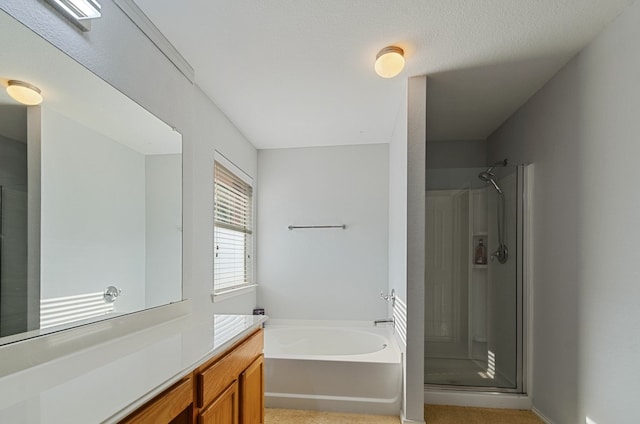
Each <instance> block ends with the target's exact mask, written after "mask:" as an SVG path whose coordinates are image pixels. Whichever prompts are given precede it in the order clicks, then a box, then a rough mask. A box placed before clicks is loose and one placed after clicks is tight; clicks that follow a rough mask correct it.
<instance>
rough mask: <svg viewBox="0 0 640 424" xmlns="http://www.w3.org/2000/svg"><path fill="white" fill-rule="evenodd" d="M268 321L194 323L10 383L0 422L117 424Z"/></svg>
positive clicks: (85, 353) (64, 360) (138, 336)
mask: <svg viewBox="0 0 640 424" xmlns="http://www.w3.org/2000/svg"><path fill="white" fill-rule="evenodd" d="M266 319H267V317H265V316H253V315H215V316H214V317H213V319H210V320H207V322H203V321H196V320H195V318H194V317H193V316H191V315H189V316H185V317H182V318H177V319H174V320H171V321H169V322H166V323H164V324H161V325H158V326H155V327H152V328H149V329H146V330H142V331H139V332H136V333H133V334H130V335H128V336H124V337H122V338H119V339H116V340H112V341H109V342H106V343H103V344H100V345H97V346H94V347H91V348H89V349H84V350H82V351H79V352H76V353H73V354H70V355H66V356H64V357H61V358H58V359H55V360H52V361H50V362H46V363H43V364H41V365H38V366H35V367H32V368H28V369H25V370H22V371H19V372H16V373H13V374H10V375H7V376H5V377H2V378H0V422H3V423H4V422H7V423H28V424H31V423H33V424H45V423H51V424H54V423H55V424H57V423H62V422H64V423H65V424H68V423H78V424H86V423H98V422H105V423H113V422H118V421H119V420H121V419H122V418H124V417H126V416H127V415H129V414H130V413H131V412H133V411H135V410H136V409H137V408H139V407H140V406H142V405H144V404H145V403H146V402H147V401H149V400H151V399H152V398H154V397H155V396H156V395H158V394H160V393H161V392H163V391H164V390H165V389H167V388H169V387H170V386H171V385H173V384H175V383H176V382H178V381H179V380H180V379H181V378H182V376H184V375H185V374H187V373H189V372H191V371H193V370H195V369H196V368H197V367H198V366H200V365H202V364H203V363H205V362H206V361H207V360H208V359H210V358H212V357H214V356H216V355H219V354H220V353H222V352H224V351H225V350H227V349H228V348H229V347H231V346H232V345H233V344H234V343H235V342H237V341H238V340H240V339H241V338H243V337H245V336H246V335H248V334H249V333H250V332H251V331H253V330H254V329H256V328H257V327H259V326H261V325H262V323H263V322H264V321H265V320H266ZM1 361H2V349H1V348H0V364H1V363H2V362H1ZM0 366H1V365H0Z"/></svg>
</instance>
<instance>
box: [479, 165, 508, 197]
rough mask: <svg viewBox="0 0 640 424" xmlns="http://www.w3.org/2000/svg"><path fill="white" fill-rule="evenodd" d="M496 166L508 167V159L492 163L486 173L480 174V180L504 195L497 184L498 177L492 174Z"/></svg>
mask: <svg viewBox="0 0 640 424" xmlns="http://www.w3.org/2000/svg"><path fill="white" fill-rule="evenodd" d="M496 166H507V159H504V160H501V161H498V162H495V163H492V164H491V165H489V168H487V170H486V171H483V172H481V173H479V174H478V178H480V180H482V181H484V182H485V183H487V184H491V185H492V186H493V188H495V189H496V191H497V192H498V193H500V194H502V189H501V188H500V186H499V185H498V183H497V182H496V175H495V174H494V173H493V172H492V171H493V169H494V168H495V167H496Z"/></svg>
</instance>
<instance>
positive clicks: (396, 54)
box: [374, 46, 404, 78]
mask: <svg viewBox="0 0 640 424" xmlns="http://www.w3.org/2000/svg"><path fill="white" fill-rule="evenodd" d="M374 68H375V70H376V74H378V75H380V76H381V77H382V78H393V77H395V76H396V75H398V74H399V73H400V72H401V71H402V68H404V50H402V49H401V48H400V47H396V46H387V47H385V48H384V49H382V50H380V51H379V52H378V54H377V55H376V64H375V66H374Z"/></svg>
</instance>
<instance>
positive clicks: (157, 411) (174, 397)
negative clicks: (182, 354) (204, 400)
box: [121, 375, 193, 424]
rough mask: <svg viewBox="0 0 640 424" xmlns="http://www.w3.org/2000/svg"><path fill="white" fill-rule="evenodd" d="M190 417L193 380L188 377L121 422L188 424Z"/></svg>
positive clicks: (132, 423) (191, 413) (133, 423)
mask: <svg viewBox="0 0 640 424" xmlns="http://www.w3.org/2000/svg"><path fill="white" fill-rule="evenodd" d="M192 416H193V378H192V377H191V375H189V376H187V377H186V378H184V379H182V380H181V381H180V382H178V383H176V384H174V385H173V386H171V388H169V389H167V390H165V391H164V392H163V393H162V394H160V395H158V396H156V397H155V398H154V399H153V400H151V401H150V402H148V403H147V404H146V405H144V406H143V407H142V408H140V409H138V410H137V411H136V412H134V413H133V414H131V415H129V416H128V417H127V418H126V419H124V420H123V421H121V422H122V423H126V424H142V423H170V424H188V423H190V422H191V421H192V420H191V417H192Z"/></svg>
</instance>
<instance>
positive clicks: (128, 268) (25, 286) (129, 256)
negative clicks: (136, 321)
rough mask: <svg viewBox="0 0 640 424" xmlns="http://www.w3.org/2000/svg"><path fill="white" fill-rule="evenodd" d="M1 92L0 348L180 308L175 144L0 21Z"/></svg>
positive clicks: (127, 105)
mask: <svg viewBox="0 0 640 424" xmlns="http://www.w3.org/2000/svg"><path fill="white" fill-rule="evenodd" d="M12 80H19V81H23V82H26V83H28V84H31V85H33V86H35V87H37V88H38V89H39V90H40V91H41V93H42V96H43V101H42V103H41V104H40V105H37V106H25V105H22V104H20V103H19V102H17V101H16V100H14V99H13V98H11V97H10V96H9V95H7V92H6V90H5V88H6V87H7V86H8V85H9V81H12ZM0 85H2V87H0V88H1V89H0V231H1V237H0V344H6V343H11V342H14V341H17V340H22V339H25V338H29V337H35V336H39V335H42V334H46V333H50V332H53V331H57V330H61V329H67V328H70V327H74V326H77V325H82V324H87V323H91V322H95V321H98V320H103V319H108V318H110V317H114V316H117V315H122V314H127V313H132V312H137V311H141V310H144V309H148V308H153V307H157V306H160V305H166V304H169V303H172V302H177V301H180V300H181V299H182V137H181V135H180V134H179V133H178V132H176V131H174V130H173V129H172V128H171V127H170V126H168V125H167V124H165V123H164V122H162V121H161V120H159V119H158V118H156V117H155V116H153V115H152V114H150V113H149V112H148V111H146V110H145V109H143V108H142V107H140V106H139V105H138V104H136V103H135V102H133V101H132V100H131V99H129V98H128V97H126V96H125V95H123V94H122V93H120V92H119V91H117V90H116V89H114V88H113V87H112V86H110V85H109V84H107V83H106V82H104V81H103V80H101V79H100V78H98V77H97V76H96V75H94V74H92V73H91V72H90V71H88V70H87V69H85V68H84V67H82V66H81V65H80V64H78V63H77V62H75V61H74V60H73V59H71V58H70V57H68V56H67V55H65V54H64V53H63V52H61V51H60V50H58V49H57V48H55V47H54V46H52V45H51V44H49V43H48V42H47V41H45V40H44V39H42V38H41V37H40V36H38V35H37V34H35V33H33V32H32V31H31V30H29V29H28V28H26V27H25V26H23V25H22V24H20V23H19V22H17V21H16V20H15V19H14V18H12V17H11V16H9V15H8V14H6V13H5V12H3V11H0Z"/></svg>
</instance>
